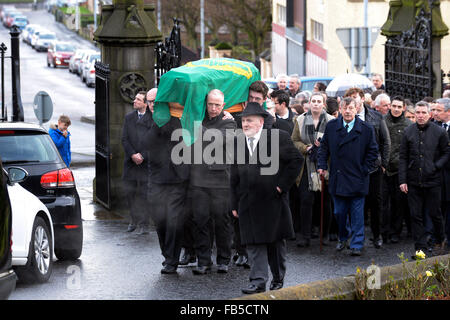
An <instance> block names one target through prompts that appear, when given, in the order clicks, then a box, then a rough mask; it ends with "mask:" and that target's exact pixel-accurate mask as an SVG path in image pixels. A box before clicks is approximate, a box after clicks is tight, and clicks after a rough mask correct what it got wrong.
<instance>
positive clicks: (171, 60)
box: [155, 18, 181, 87]
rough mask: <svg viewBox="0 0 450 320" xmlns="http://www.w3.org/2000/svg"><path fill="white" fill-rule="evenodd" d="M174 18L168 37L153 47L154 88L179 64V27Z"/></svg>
mask: <svg viewBox="0 0 450 320" xmlns="http://www.w3.org/2000/svg"><path fill="white" fill-rule="evenodd" d="M179 23H180V22H179V21H178V19H176V18H173V24H174V25H173V28H172V32H171V33H170V36H169V37H166V39H165V40H164V42H162V41H161V42H158V43H157V44H156V47H155V56H156V63H155V82H156V83H155V86H156V87H157V86H158V85H159V80H160V78H161V76H162V75H163V74H164V73H166V72H167V71H169V70H170V69H172V68H176V67H179V66H180V64H181V38H180V25H179Z"/></svg>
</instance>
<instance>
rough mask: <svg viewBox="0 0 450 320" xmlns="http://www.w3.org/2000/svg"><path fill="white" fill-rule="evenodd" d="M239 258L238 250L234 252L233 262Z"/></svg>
mask: <svg viewBox="0 0 450 320" xmlns="http://www.w3.org/2000/svg"><path fill="white" fill-rule="evenodd" d="M238 258H239V253H237V252H236V253H235V254H234V256H233V258H232V259H233V262H236V260H237V259H238Z"/></svg>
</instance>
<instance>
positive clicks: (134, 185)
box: [122, 74, 450, 293]
mask: <svg viewBox="0 0 450 320" xmlns="http://www.w3.org/2000/svg"><path fill="white" fill-rule="evenodd" d="M277 81H278V82H277V85H278V87H277V88H275V89H269V88H268V87H267V85H266V84H265V83H264V82H263V81H256V82H254V83H252V84H251V85H250V87H249V93H248V99H247V101H246V102H245V103H243V106H242V110H241V111H240V112H235V113H231V114H230V113H228V112H227V111H226V110H224V105H225V104H224V100H225V99H224V94H223V93H222V92H221V91H220V90H218V89H213V90H211V91H210V92H209V94H208V96H207V97H206V110H205V117H204V120H203V122H202V130H204V131H205V130H208V129H217V130H219V131H220V132H222V134H223V135H224V136H225V135H227V134H229V132H230V130H232V131H233V130H236V136H235V137H234V138H235V139H237V138H238V136H239V134H238V133H237V132H238V130H237V129H242V132H243V135H242V137H243V138H244V141H246V144H245V145H246V153H245V157H246V158H245V159H246V162H245V163H244V164H236V162H233V163H232V164H231V165H229V164H227V163H220V164H217V163H212V164H211V163H205V161H203V162H202V163H196V164H194V163H189V164H186V163H181V164H180V163H174V162H173V161H172V160H173V159H171V158H170V156H171V153H172V151H173V150H174V148H175V146H176V145H177V144H179V143H181V142H182V137H180V139H179V140H177V141H173V137H172V136H171V134H172V133H173V131H174V130H176V129H179V128H181V123H180V119H179V117H177V116H176V115H175V114H171V115H172V116H171V118H170V120H169V122H168V123H167V124H166V125H164V126H162V127H159V126H157V125H155V123H154V122H153V119H152V114H153V111H154V104H155V99H156V95H157V89H155V88H154V89H151V90H150V91H148V92H140V93H138V94H137V95H136V99H135V101H134V109H135V110H134V111H133V112H131V113H130V114H128V115H127V117H126V119H125V123H124V127H123V134H122V143H123V147H124V150H125V163H124V175H123V179H124V186H125V189H126V195H127V199H128V200H129V208H130V215H131V221H130V224H129V226H128V230H127V231H128V232H134V231H135V230H138V232H139V233H142V234H145V233H148V224H149V218H151V220H153V222H154V223H155V225H156V230H157V233H158V239H159V244H160V247H161V252H162V255H163V257H164V262H163V269H162V270H161V273H163V274H172V273H176V272H177V268H178V266H179V265H188V264H190V263H196V267H195V268H194V269H193V273H194V274H196V275H203V274H206V273H208V272H211V267H212V266H213V261H212V259H213V258H212V252H213V250H214V248H215V249H216V264H217V272H219V273H227V272H228V267H229V264H230V263H234V264H235V265H237V266H239V267H243V268H249V269H250V275H249V278H250V285H249V286H248V287H246V288H244V289H243V290H242V291H243V292H244V293H255V292H261V291H264V290H265V285H266V282H267V280H268V274H267V268H268V267H270V270H271V272H272V276H273V278H272V281H271V284H270V289H271V290H276V289H279V288H281V287H283V280H284V274H285V271H286V269H285V267H286V265H285V259H286V242H285V241H286V240H290V239H295V241H296V244H297V246H298V247H299V248H306V247H309V246H311V244H312V242H311V239H313V238H318V237H319V236H321V241H322V242H326V243H328V244H330V243H331V242H335V243H336V250H338V251H342V250H344V249H346V248H347V249H349V250H350V251H349V252H350V255H351V256H359V255H361V254H362V253H363V249H364V245H365V239H366V238H369V239H370V241H371V243H372V244H373V246H374V247H375V248H378V249H379V248H381V247H382V246H383V245H385V244H387V243H398V242H400V241H402V240H404V239H405V238H412V239H413V242H414V248H412V249H414V251H418V250H422V251H424V252H428V254H430V255H441V254H444V253H445V252H446V250H448V246H447V240H446V239H450V179H449V159H450V147H449V138H448V126H449V124H450V88H444V89H445V90H443V92H444V94H443V97H442V98H439V99H434V98H431V97H423V99H422V100H421V101H418V102H415V103H413V102H412V101H410V100H408V98H407V97H402V96H390V95H389V94H388V93H387V92H386V91H385V90H384V86H383V84H382V82H383V80H382V77H381V75H379V74H375V75H373V77H372V81H373V83H374V85H375V87H376V91H374V92H365V91H363V90H362V89H360V88H357V87H354V88H349V89H348V90H347V91H346V92H345V94H344V95H343V96H342V97H328V96H327V94H326V87H327V86H326V84H324V83H320V82H317V83H316V84H315V85H314V91H313V92H309V91H300V89H299V88H300V87H301V86H300V84H301V82H300V78H299V77H298V76H296V75H294V76H291V77H288V76H286V75H280V76H279V77H277ZM264 107H265V108H264ZM263 130H267V131H268V134H267V135H262V134H261V132H262V131H263ZM274 130H276V131H277V132H280V133H279V134H278V133H277V135H275V134H274ZM204 131H203V132H204ZM267 136H268V137H269V138H267ZM275 136H276V137H277V139H279V140H278V141H279V158H280V169H279V170H278V172H277V173H276V174H275V175H273V176H272V177H267V176H263V175H261V174H260V173H259V171H258V172H256V171H254V170H253V168H254V167H253V166H251V165H249V164H252V162H251V159H252V157H254V155H255V154H258V150H259V149H260V148H263V146H264V145H267V144H268V143H269V142H268V141H270V139H273V137H275ZM267 139H268V140H267ZM199 143H200V145H199V146H198V145H197V147H198V148H200V149H199V150H205V148H208V146H207V144H205V142H204V141H201V142H199ZM195 145H196V144H195V143H194V145H193V146H192V148H195ZM223 147H224V154H225V153H226V151H227V150H226V148H225V145H224V146H223ZM249 159H250V160H249ZM255 159H256V158H255ZM255 161H256V162H255V164H256V167H257V168H261V167H264V164H263V163H260V162H259V161H260V160H259V159H258V160H255ZM271 188H274V189H273V192H272V191H271V190H272V189H271ZM366 226H368V227H369V226H370V234H369V235H367V236H366V234H365V227H366Z"/></svg>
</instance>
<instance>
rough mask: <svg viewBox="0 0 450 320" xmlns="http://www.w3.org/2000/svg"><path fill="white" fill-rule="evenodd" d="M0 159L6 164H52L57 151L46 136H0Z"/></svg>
mask: <svg viewBox="0 0 450 320" xmlns="http://www.w3.org/2000/svg"><path fill="white" fill-rule="evenodd" d="M0 157H1V158H2V160H3V163H8V162H22V163H26V162H54V161H57V160H58V154H57V150H56V149H55V148H54V147H53V146H52V141H51V138H50V136H49V135H47V134H23V135H0Z"/></svg>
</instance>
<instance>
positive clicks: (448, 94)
mask: <svg viewBox="0 0 450 320" xmlns="http://www.w3.org/2000/svg"><path fill="white" fill-rule="evenodd" d="M442 98H450V89H447V90H445V91H444V93H443V94H442Z"/></svg>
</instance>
